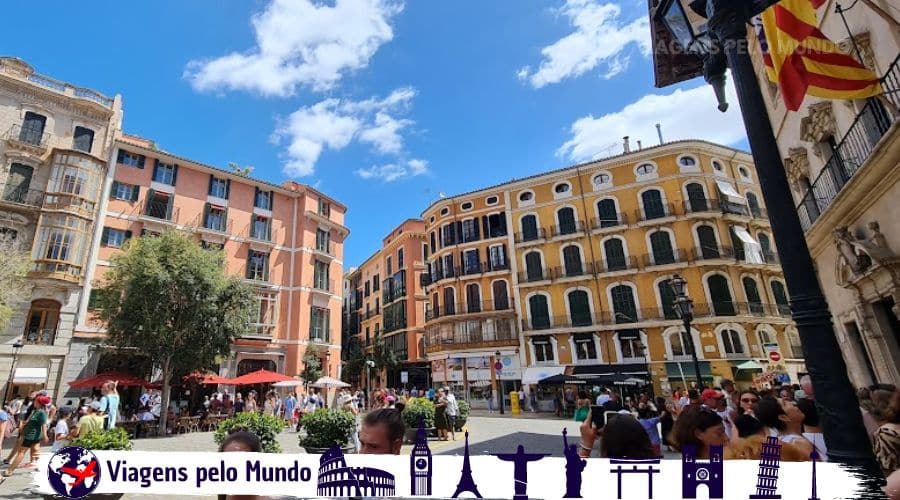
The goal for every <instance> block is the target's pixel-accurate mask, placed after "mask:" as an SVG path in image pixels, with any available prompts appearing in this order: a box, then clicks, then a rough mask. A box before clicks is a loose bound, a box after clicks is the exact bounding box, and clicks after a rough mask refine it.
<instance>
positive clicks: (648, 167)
mask: <svg viewBox="0 0 900 500" xmlns="http://www.w3.org/2000/svg"><path fill="white" fill-rule="evenodd" d="M634 172H635V173H636V174H637V175H638V177H643V176H645V175H650V174H654V173H656V167H655V166H654V165H653V164H652V163H642V164H640V165H638V167H637V168H636V169H634Z"/></svg>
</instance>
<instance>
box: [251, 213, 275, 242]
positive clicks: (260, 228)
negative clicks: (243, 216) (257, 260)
mask: <svg viewBox="0 0 900 500" xmlns="http://www.w3.org/2000/svg"><path fill="white" fill-rule="evenodd" d="M250 229H251V232H250V237H251V238H253V239H255V240H263V241H269V240H271V239H272V219H269V218H268V217H263V216H261V215H254V216H253V226H252V227H251V228H250Z"/></svg>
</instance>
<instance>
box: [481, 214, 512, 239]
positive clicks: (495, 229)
mask: <svg viewBox="0 0 900 500" xmlns="http://www.w3.org/2000/svg"><path fill="white" fill-rule="evenodd" d="M482 220H486V221H487V228H485V233H484V236H485V237H486V238H499V237H501V236H506V217H505V216H504V214H502V213H499V214H491V215H488V216H487V218H484V219H482Z"/></svg>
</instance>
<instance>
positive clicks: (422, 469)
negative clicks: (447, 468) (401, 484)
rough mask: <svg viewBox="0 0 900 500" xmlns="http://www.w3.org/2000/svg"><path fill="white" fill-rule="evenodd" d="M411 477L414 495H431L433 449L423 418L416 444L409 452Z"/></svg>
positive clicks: (417, 433)
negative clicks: (430, 446)
mask: <svg viewBox="0 0 900 500" xmlns="http://www.w3.org/2000/svg"><path fill="white" fill-rule="evenodd" d="M409 479H410V481H409V483H410V484H411V485H412V491H411V492H410V493H411V494H412V496H414V497H421V496H431V449H430V448H429V447H428V435H427V434H425V421H424V420H423V419H421V418H420V419H419V430H418V431H416V444H415V446H413V449H412V453H410V454H409Z"/></svg>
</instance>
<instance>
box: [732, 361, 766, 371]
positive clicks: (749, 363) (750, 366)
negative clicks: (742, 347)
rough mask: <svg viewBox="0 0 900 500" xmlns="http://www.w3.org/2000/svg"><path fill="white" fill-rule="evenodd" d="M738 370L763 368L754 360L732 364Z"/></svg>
mask: <svg viewBox="0 0 900 500" xmlns="http://www.w3.org/2000/svg"><path fill="white" fill-rule="evenodd" d="M732 364H733V365H734V367H735V368H737V369H738V370H760V371H762V370H763V366H762V365H761V364H759V363H758V362H756V361H754V360H752V359H751V360H749V361H744V362H742V363H732Z"/></svg>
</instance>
